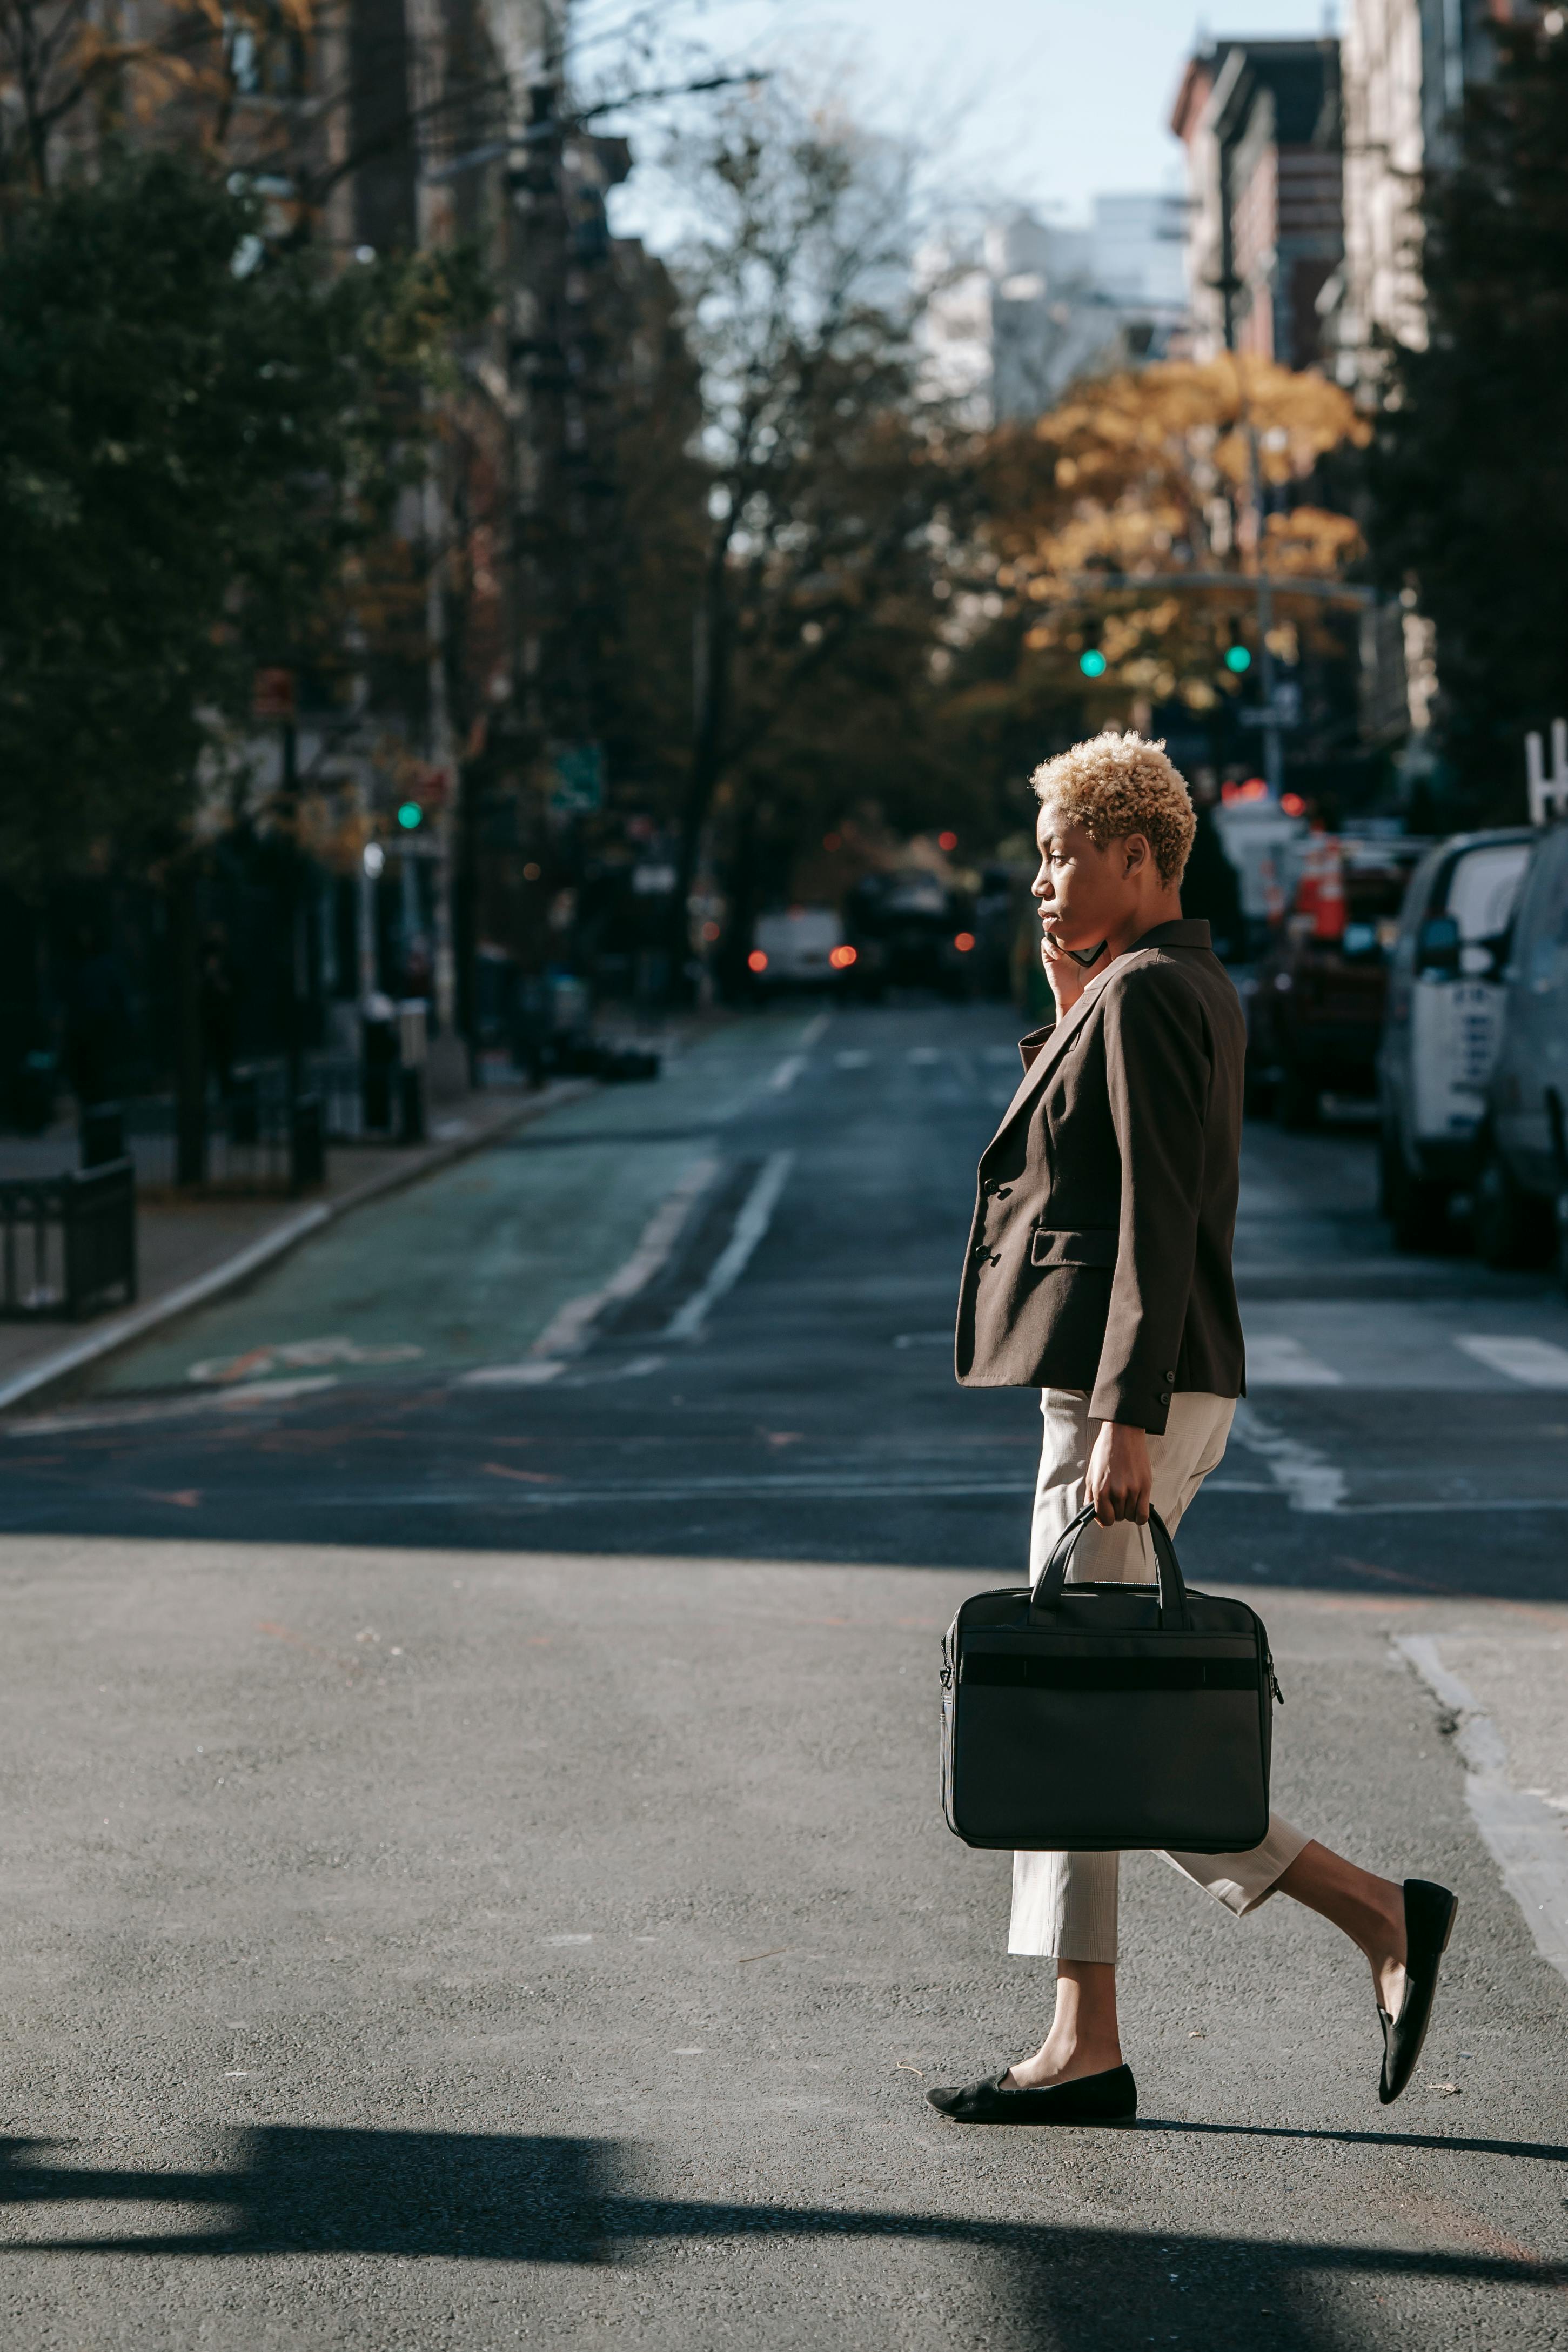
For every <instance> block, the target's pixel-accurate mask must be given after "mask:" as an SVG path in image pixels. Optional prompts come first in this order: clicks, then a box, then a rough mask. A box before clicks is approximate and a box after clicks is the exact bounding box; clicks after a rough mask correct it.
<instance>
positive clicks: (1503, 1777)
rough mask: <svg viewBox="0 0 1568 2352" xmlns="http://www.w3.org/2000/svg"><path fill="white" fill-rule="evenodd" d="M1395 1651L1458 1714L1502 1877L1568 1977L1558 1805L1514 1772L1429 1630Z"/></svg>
mask: <svg viewBox="0 0 1568 2352" xmlns="http://www.w3.org/2000/svg"><path fill="white" fill-rule="evenodd" d="M1394 1650H1395V1652H1396V1653H1397V1654H1398V1655H1400V1656H1401V1657H1403V1658H1404V1659H1405V1661H1406V1663H1407V1664H1410V1665H1412V1666H1414V1667H1415V1672H1416V1673H1417V1674H1418V1675H1420V1677H1421V1679H1422V1681H1423V1682H1424V1683H1425V1684H1426V1687H1427V1689H1428V1690H1429V1691H1430V1692H1431V1693H1432V1696H1434V1698H1436V1700H1437V1702H1438V1704H1439V1706H1445V1707H1447V1709H1448V1710H1449V1711H1450V1713H1452V1714H1454V1715H1457V1716H1458V1718H1459V1728H1458V1734H1457V1735H1456V1738H1455V1741H1454V1745H1455V1747H1456V1748H1458V1751H1459V1754H1460V1755H1461V1756H1462V1757H1463V1759H1464V1762H1465V1799H1466V1802H1467V1803H1468V1806H1469V1809H1470V1811H1471V1813H1472V1814H1473V1815H1474V1817H1475V1823H1476V1827H1477V1828H1478V1829H1479V1832H1480V1833H1481V1838H1482V1842H1483V1843H1484V1844H1485V1845H1486V1848H1487V1851H1488V1852H1489V1854H1490V1855H1491V1857H1492V1860H1493V1861H1494V1862H1495V1863H1496V1864H1497V1866H1498V1868H1499V1869H1500V1871H1501V1873H1502V1882H1503V1885H1505V1886H1506V1887H1507V1889H1508V1891H1509V1893H1510V1895H1512V1897H1513V1899H1514V1901H1515V1902H1516V1903H1517V1904H1518V1906H1519V1907H1520V1909H1521V1911H1522V1912H1523V1914H1524V1921H1525V1925H1526V1927H1528V1928H1529V1929H1530V1932H1531V1935H1532V1936H1533V1937H1534V1938H1535V1948H1536V1949H1537V1951H1538V1952H1539V1953H1540V1954H1541V1957H1542V1959H1543V1960H1547V1961H1550V1963H1551V1965H1552V1967H1553V1968H1554V1969H1556V1970H1557V1972H1558V1974H1559V1975H1560V1976H1563V1977H1568V1841H1565V1840H1564V1838H1563V1822H1562V1817H1561V1815H1560V1813H1559V1811H1558V1810H1557V1808H1556V1807H1555V1806H1553V1805H1552V1804H1549V1803H1548V1802H1547V1801H1546V1800H1545V1799H1544V1798H1542V1797H1540V1796H1537V1795H1536V1794H1535V1793H1534V1791H1533V1790H1528V1789H1516V1788H1515V1787H1514V1785H1513V1783H1512V1781H1511V1780H1510V1778H1509V1770H1508V1750H1507V1748H1505V1747H1504V1745H1503V1741H1502V1735H1501V1733H1500V1731H1499V1730H1498V1727H1497V1726H1496V1724H1495V1723H1493V1721H1492V1720H1491V1718H1490V1717H1489V1716H1488V1715H1485V1714H1483V1713H1482V1711H1481V1708H1480V1706H1479V1704H1478V1702H1477V1699H1476V1696H1475V1693H1474V1692H1473V1691H1472V1690H1471V1689H1470V1687H1469V1685H1468V1683H1464V1682H1461V1681H1460V1679H1459V1677H1458V1675H1451V1674H1450V1673H1449V1672H1448V1670H1447V1666H1445V1665H1444V1664H1443V1658H1442V1653H1441V1651H1440V1650H1439V1648H1438V1646H1437V1643H1436V1642H1435V1641H1434V1640H1433V1639H1432V1638H1431V1636H1430V1635H1429V1634H1426V1633H1406V1634H1403V1635H1401V1636H1399V1637H1398V1639H1396V1641H1395V1642H1394Z"/></svg>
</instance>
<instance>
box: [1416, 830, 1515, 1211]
mask: <svg viewBox="0 0 1568 2352" xmlns="http://www.w3.org/2000/svg"><path fill="white" fill-rule="evenodd" d="M1539 838H1540V836H1539V835H1536V834H1533V833H1531V831H1530V830H1529V829H1528V828H1526V827H1513V828H1510V829H1508V830H1504V831H1497V832H1492V833H1462V834H1459V835H1458V836H1457V837H1456V838H1455V839H1454V840H1452V841H1445V842H1443V843H1441V844H1440V845H1438V846H1437V847H1436V849H1430V850H1428V851H1427V853H1426V856H1425V857H1424V858H1423V859H1422V860H1421V863H1420V864H1419V865H1418V866H1417V867H1416V868H1415V873H1414V874H1413V875H1412V876H1411V877H1410V887H1409V888H1408V889H1407V890H1406V891H1405V904H1404V907H1403V908H1401V910H1400V917H1399V937H1398V940H1396V942H1395V944H1394V956H1393V961H1392V964H1391V968H1390V976H1389V992H1388V1016H1387V1020H1386V1022H1385V1024H1384V1033H1383V1045H1382V1048H1381V1050H1380V1052H1379V1055H1378V1110H1379V1120H1378V1150H1379V1159H1378V1166H1379V1172H1380V1178H1381V1189H1382V1197H1383V1213H1384V1216H1385V1217H1387V1218H1388V1220H1389V1221H1390V1223H1392V1225H1393V1227H1394V1241H1395V1244H1397V1246H1398V1247H1399V1248H1401V1249H1431V1248H1434V1247H1436V1245H1437V1244H1439V1243H1441V1242H1442V1240H1443V1239H1444V1237H1445V1235H1446V1234H1447V1230H1448V1219H1449V1211H1450V1207H1451V1204H1452V1202H1453V1198H1454V1195H1455V1194H1456V1193H1458V1192H1471V1191H1473V1188H1474V1185H1475V1181H1476V1177H1477V1174H1478V1172H1479V1165H1480V1155H1481V1150H1482V1145H1483V1142H1484V1139H1485V1137H1486V1132H1487V1126H1486V1107H1487V1087H1488V1085H1489V1081H1490V1078H1491V1075H1492V1066H1493V1064H1494V1062H1495V1061H1496V1059H1497V1054H1498V1046H1499V1043H1500V1038H1501V1035H1502V1021H1503V1004H1504V997H1505V990H1504V985H1503V968H1504V965H1505V963H1506V961H1507V960H1508V952H1509V927H1510V922H1511V920H1512V917H1513V909H1514V905H1515V902H1516V900H1517V899H1518V897H1519V892H1520V885H1521V882H1522V881H1523V879H1524V874H1525V869H1526V867H1527V866H1528V865H1529V862H1530V855H1531V847H1532V845H1533V844H1534V843H1535V842H1536V841H1537V840H1538V839H1539Z"/></svg>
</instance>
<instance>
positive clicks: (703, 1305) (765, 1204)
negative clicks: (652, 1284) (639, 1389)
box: [664, 1151, 795, 1339]
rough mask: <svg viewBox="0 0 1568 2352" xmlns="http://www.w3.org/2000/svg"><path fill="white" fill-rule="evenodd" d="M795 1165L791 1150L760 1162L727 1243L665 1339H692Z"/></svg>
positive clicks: (764, 1225)
mask: <svg viewBox="0 0 1568 2352" xmlns="http://www.w3.org/2000/svg"><path fill="white" fill-rule="evenodd" d="M794 1166H795V1154H794V1152H793V1151H775V1152H774V1153H773V1157H772V1158H771V1159H770V1160H767V1161H765V1162H764V1164H763V1171H762V1173H761V1175H760V1176H759V1177H758V1178H757V1181H756V1182H755V1183H754V1184H753V1185H752V1189H751V1192H749V1193H748V1194H747V1196H746V1199H745V1201H744V1202H743V1203H742V1209H741V1213H740V1215H739V1216H738V1217H737V1218H736V1220H735V1230H734V1232H733V1233H732V1234H731V1236H730V1242H729V1246H728V1247H727V1248H726V1249H725V1250H724V1251H723V1252H722V1253H721V1255H720V1256H718V1257H717V1258H716V1259H715V1260H714V1262H713V1264H712V1265H711V1266H710V1268H709V1273H708V1279H707V1281H706V1282H705V1283H704V1284H703V1286H702V1287H701V1289H700V1290H699V1291H695V1292H694V1293H693V1294H692V1296H691V1297H689V1299H688V1300H687V1301H686V1304H685V1306H684V1307H680V1308H679V1311H678V1312H677V1313H676V1314H674V1315H672V1316H671V1318H670V1319H669V1323H668V1326H667V1328H666V1330H665V1334H664V1336H665V1338H666V1339H695V1338H696V1336H697V1334H698V1332H699V1331H700V1329H701V1328H702V1325H703V1322H704V1320H705V1319H706V1318H707V1315H708V1313H709V1310H710V1308H711V1307H715V1306H717V1304H718V1302H719V1300H720V1299H721V1298H722V1297H723V1296H724V1293H725V1292H726V1291H727V1290H729V1289H731V1288H732V1287H733V1286H734V1285H735V1284H736V1283H737V1282H739V1280H740V1278H741V1276H742V1274H743V1273H744V1272H745V1270H746V1265H747V1263H748V1261H749V1259H750V1257H751V1255H752V1251H753V1250H754V1249H755V1248H756V1246H757V1244H758V1243H759V1242H760V1241H761V1240H762V1238H763V1234H765V1233H766V1232H767V1229H768V1226H769V1224H770V1223H772V1220H773V1211H774V1209H775V1208H776V1207H777V1206H778V1202H779V1195H780V1193H781V1192H783V1191H784V1186H785V1185H786V1184H787V1183H788V1181H789V1172H790V1170H791V1169H792V1168H793V1167H794Z"/></svg>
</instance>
